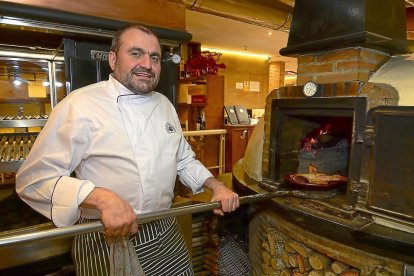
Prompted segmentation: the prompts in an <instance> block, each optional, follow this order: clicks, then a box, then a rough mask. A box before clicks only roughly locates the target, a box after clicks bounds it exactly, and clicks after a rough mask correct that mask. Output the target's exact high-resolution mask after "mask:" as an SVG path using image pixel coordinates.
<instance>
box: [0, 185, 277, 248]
mask: <svg viewBox="0 0 414 276" xmlns="http://www.w3.org/2000/svg"><path fill="white" fill-rule="evenodd" d="M282 194H283V193H282ZM275 196H277V194H276V193H268V194H255V195H250V196H244V197H240V199H239V200H240V204H246V203H253V202H257V201H262V200H266V199H270V198H272V197H275ZM220 207H221V206H220V202H211V203H200V204H194V205H191V206H184V207H177V208H172V209H169V210H165V211H159V212H152V213H145V214H140V215H139V216H138V222H139V223H140V224H142V223H146V222H150V221H153V220H158V219H163V218H168V217H176V216H181V215H188V214H194V213H201V212H205V211H210V210H214V209H217V208H220ZM102 230H104V226H103V224H102V223H101V222H100V221H95V222H90V223H84V224H76V225H72V226H68V227H62V228H53V229H50V230H43V231H36V232H34V233H28V234H21V235H15V236H9V237H5V238H1V239H0V247H6V246H11V245H16V244H21V243H27V242H31V241H40V240H46V239H47V240H51V239H57V238H65V237H71V236H76V235H79V234H85V233H91V232H97V231H102Z"/></svg>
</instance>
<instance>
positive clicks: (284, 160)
mask: <svg viewBox="0 0 414 276" xmlns="http://www.w3.org/2000/svg"><path fill="white" fill-rule="evenodd" d="M365 114H366V99H365V98H360V97H341V98H339V97H337V98H310V99H276V100H274V101H273V103H272V115H271V116H272V118H271V133H270V158H269V159H270V160H269V178H270V180H271V181H274V182H275V183H284V182H286V181H287V180H289V179H288V178H287V176H290V175H292V174H297V173H301V174H303V173H305V174H306V173H316V172H317V173H323V174H326V175H341V176H343V177H344V179H347V180H349V179H352V178H355V179H356V178H357V177H358V176H359V167H360V166H359V165H360V164H359V163H360V161H359V160H360V158H359V157H360V155H361V148H360V147H359V145H358V142H356V143H355V141H358V139H359V134H360V133H362V132H363V128H364V125H365V117H366V116H365ZM355 157H358V158H355ZM291 184H292V183H291ZM321 185H323V184H321Z"/></svg>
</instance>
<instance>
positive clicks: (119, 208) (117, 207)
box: [80, 188, 138, 242]
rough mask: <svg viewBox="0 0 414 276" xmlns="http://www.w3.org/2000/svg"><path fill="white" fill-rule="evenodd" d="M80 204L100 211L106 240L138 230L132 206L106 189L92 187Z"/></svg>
mask: <svg viewBox="0 0 414 276" xmlns="http://www.w3.org/2000/svg"><path fill="white" fill-rule="evenodd" d="M80 206H82V207H84V208H95V209H98V210H99V211H100V213H101V220H102V223H103V225H104V227H105V239H106V241H107V242H112V241H113V240H114V238H115V237H119V236H122V237H127V236H128V235H129V234H134V233H136V232H138V218H137V215H136V214H135V212H134V210H133V209H132V207H131V206H130V205H129V203H127V202H126V201H125V200H123V199H122V198H121V197H120V196H119V195H117V194H116V193H114V192H112V191H110V190H108V189H104V188H94V189H93V190H92V192H91V193H90V194H89V195H88V196H87V197H86V198H85V200H84V201H83V202H82V203H81V204H80Z"/></svg>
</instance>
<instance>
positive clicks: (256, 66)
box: [219, 53, 269, 109]
mask: <svg viewBox="0 0 414 276" xmlns="http://www.w3.org/2000/svg"><path fill="white" fill-rule="evenodd" d="M221 62H222V63H224V64H225V65H226V69H219V75H223V76H224V80H225V86H224V90H225V92H224V105H242V106H244V107H246V108H247V109H253V108H264V106H265V101H266V96H267V94H268V93H269V63H268V62H266V61H265V59H264V58H258V57H248V56H241V55H233V54H228V53H223V55H222V56H221V58H220V63H221ZM245 81H248V82H250V81H254V82H259V83H260V90H259V91H258V92H251V91H245V90H244V89H237V88H236V83H241V82H242V83H243V82H245Z"/></svg>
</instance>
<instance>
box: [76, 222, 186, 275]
mask: <svg viewBox="0 0 414 276" xmlns="http://www.w3.org/2000/svg"><path fill="white" fill-rule="evenodd" d="M92 221H96V220H91V219H83V218H81V219H80V220H79V223H87V222H92ZM130 239H131V241H132V244H133V245H134V248H135V251H136V252H137V255H138V259H139V261H140V263H141V267H142V269H143V270H144V272H145V275H146V276H162V275H165V276H178V275H182V276H190V275H194V272H193V269H192V266H191V262H190V257H189V254H188V250H187V247H186V245H185V242H184V239H183V236H182V233H181V228H180V225H179V224H178V222H177V219H176V218H166V219H161V220H157V221H153V222H148V223H144V224H141V225H139V230H138V233H137V234H135V235H131V236H130ZM72 259H73V263H74V265H75V270H76V275H78V276H105V275H109V246H108V245H107V244H106V242H105V238H104V235H103V233H101V232H94V233H87V234H82V235H79V236H76V237H75V239H74V241H73V246H72Z"/></svg>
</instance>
